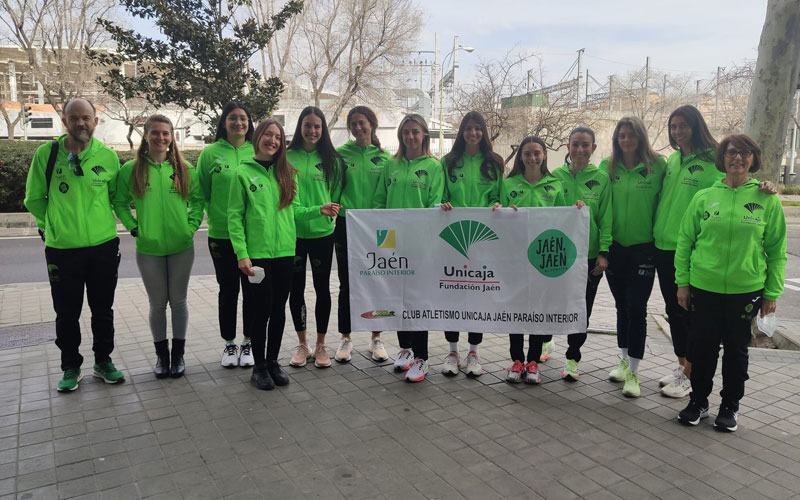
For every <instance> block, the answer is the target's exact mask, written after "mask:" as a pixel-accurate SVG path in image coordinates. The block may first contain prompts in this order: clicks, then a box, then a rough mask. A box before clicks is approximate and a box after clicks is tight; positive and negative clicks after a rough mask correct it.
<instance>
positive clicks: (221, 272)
mask: <svg viewBox="0 0 800 500" xmlns="http://www.w3.org/2000/svg"><path fill="white" fill-rule="evenodd" d="M208 251H209V252H210V253H211V261H212V262H213V263H214V273H215V274H216V275H217V283H218V284H219V294H218V296H217V306H218V309H219V333H220V335H222V338H223V339H225V340H227V341H228V342H232V341H233V340H234V339H235V338H236V308H237V306H238V302H239V286H240V283H241V287H242V289H244V287H245V286H246V283H247V277H246V276H245V275H244V274H242V272H241V271H240V270H239V261H238V259H237V258H236V253H235V252H234V251H233V245H231V240H221V239H216V238H209V239H208ZM252 309H253V308H252V307H250V301H249V300H248V298H247V295H245V294H242V323H243V324H245V325H246V324H247V323H248V322H249V321H251V320H252V318H251V317H250V311H251V310H252ZM244 335H245V337H246V336H247V333H245V334H244Z"/></svg>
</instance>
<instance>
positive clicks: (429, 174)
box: [372, 156, 444, 208]
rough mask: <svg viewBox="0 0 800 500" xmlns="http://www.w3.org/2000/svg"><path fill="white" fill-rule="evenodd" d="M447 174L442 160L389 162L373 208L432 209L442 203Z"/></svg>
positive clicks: (423, 158) (424, 159) (427, 159)
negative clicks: (443, 171)
mask: <svg viewBox="0 0 800 500" xmlns="http://www.w3.org/2000/svg"><path fill="white" fill-rule="evenodd" d="M443 191H444V174H443V173H442V165H441V164H440V163H439V160H437V159H436V158H434V157H432V156H420V157H419V158H415V159H413V160H411V161H408V160H406V159H405V158H401V159H399V160H398V159H396V158H390V159H389V160H388V161H387V162H386V163H385V164H384V166H383V172H382V173H381V178H380V180H379V181H378V186H377V187H376V188H375V197H374V198H373V200H372V206H373V208H432V207H435V206H438V205H439V204H441V202H442V193H443Z"/></svg>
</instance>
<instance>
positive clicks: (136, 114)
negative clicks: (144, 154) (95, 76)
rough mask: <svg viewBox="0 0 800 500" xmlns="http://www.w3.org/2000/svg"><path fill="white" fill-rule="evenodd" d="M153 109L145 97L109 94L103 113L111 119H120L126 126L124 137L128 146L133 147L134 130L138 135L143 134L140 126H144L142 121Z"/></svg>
mask: <svg viewBox="0 0 800 500" xmlns="http://www.w3.org/2000/svg"><path fill="white" fill-rule="evenodd" d="M155 109H156V108H155V107H154V106H153V105H152V104H150V103H149V102H148V101H147V99H142V98H133V99H121V98H117V97H113V96H109V98H108V101H107V104H106V109H105V113H106V115H108V116H109V117H110V118H111V119H112V120H118V121H121V122H122V123H124V124H125V125H127V126H128V134H127V135H126V136H125V139H127V141H128V146H129V147H130V148H131V149H133V148H134V143H133V139H132V137H133V133H134V132H136V134H138V136H139V137H142V136H143V134H144V131H143V129H142V127H143V126H144V122H145V120H146V119H147V117H148V116H150V114H152V113H153V112H154V111H155Z"/></svg>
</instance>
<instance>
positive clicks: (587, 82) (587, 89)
mask: <svg viewBox="0 0 800 500" xmlns="http://www.w3.org/2000/svg"><path fill="white" fill-rule="evenodd" d="M583 102H584V103H586V104H587V105H588V102H589V70H588V69H587V70H586V98H585V99H584V100H583Z"/></svg>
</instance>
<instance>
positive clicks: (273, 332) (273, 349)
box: [243, 257, 294, 365]
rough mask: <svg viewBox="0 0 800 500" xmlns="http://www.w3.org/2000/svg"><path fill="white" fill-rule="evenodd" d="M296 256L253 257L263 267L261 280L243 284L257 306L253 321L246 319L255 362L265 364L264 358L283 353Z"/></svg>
mask: <svg viewBox="0 0 800 500" xmlns="http://www.w3.org/2000/svg"><path fill="white" fill-rule="evenodd" d="M293 259H294V257H278V258H276V259H252V264H253V265H254V266H259V267H262V268H264V279H263V280H262V281H261V283H250V281H249V280H248V281H245V284H244V288H243V294H244V297H245V298H246V299H249V300H250V304H252V306H253V308H254V309H253V314H252V315H251V316H250V321H249V322H248V323H245V335H246V336H248V337H250V342H251V343H252V346H253V360H254V361H255V364H256V365H263V364H264V360H265V359H266V360H269V361H275V360H277V359H278V355H279V354H280V351H281V341H282V340H283V327H284V326H285V325H286V299H288V298H289V289H290V287H291V280H292V260H293ZM265 348H266V354H265Z"/></svg>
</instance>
